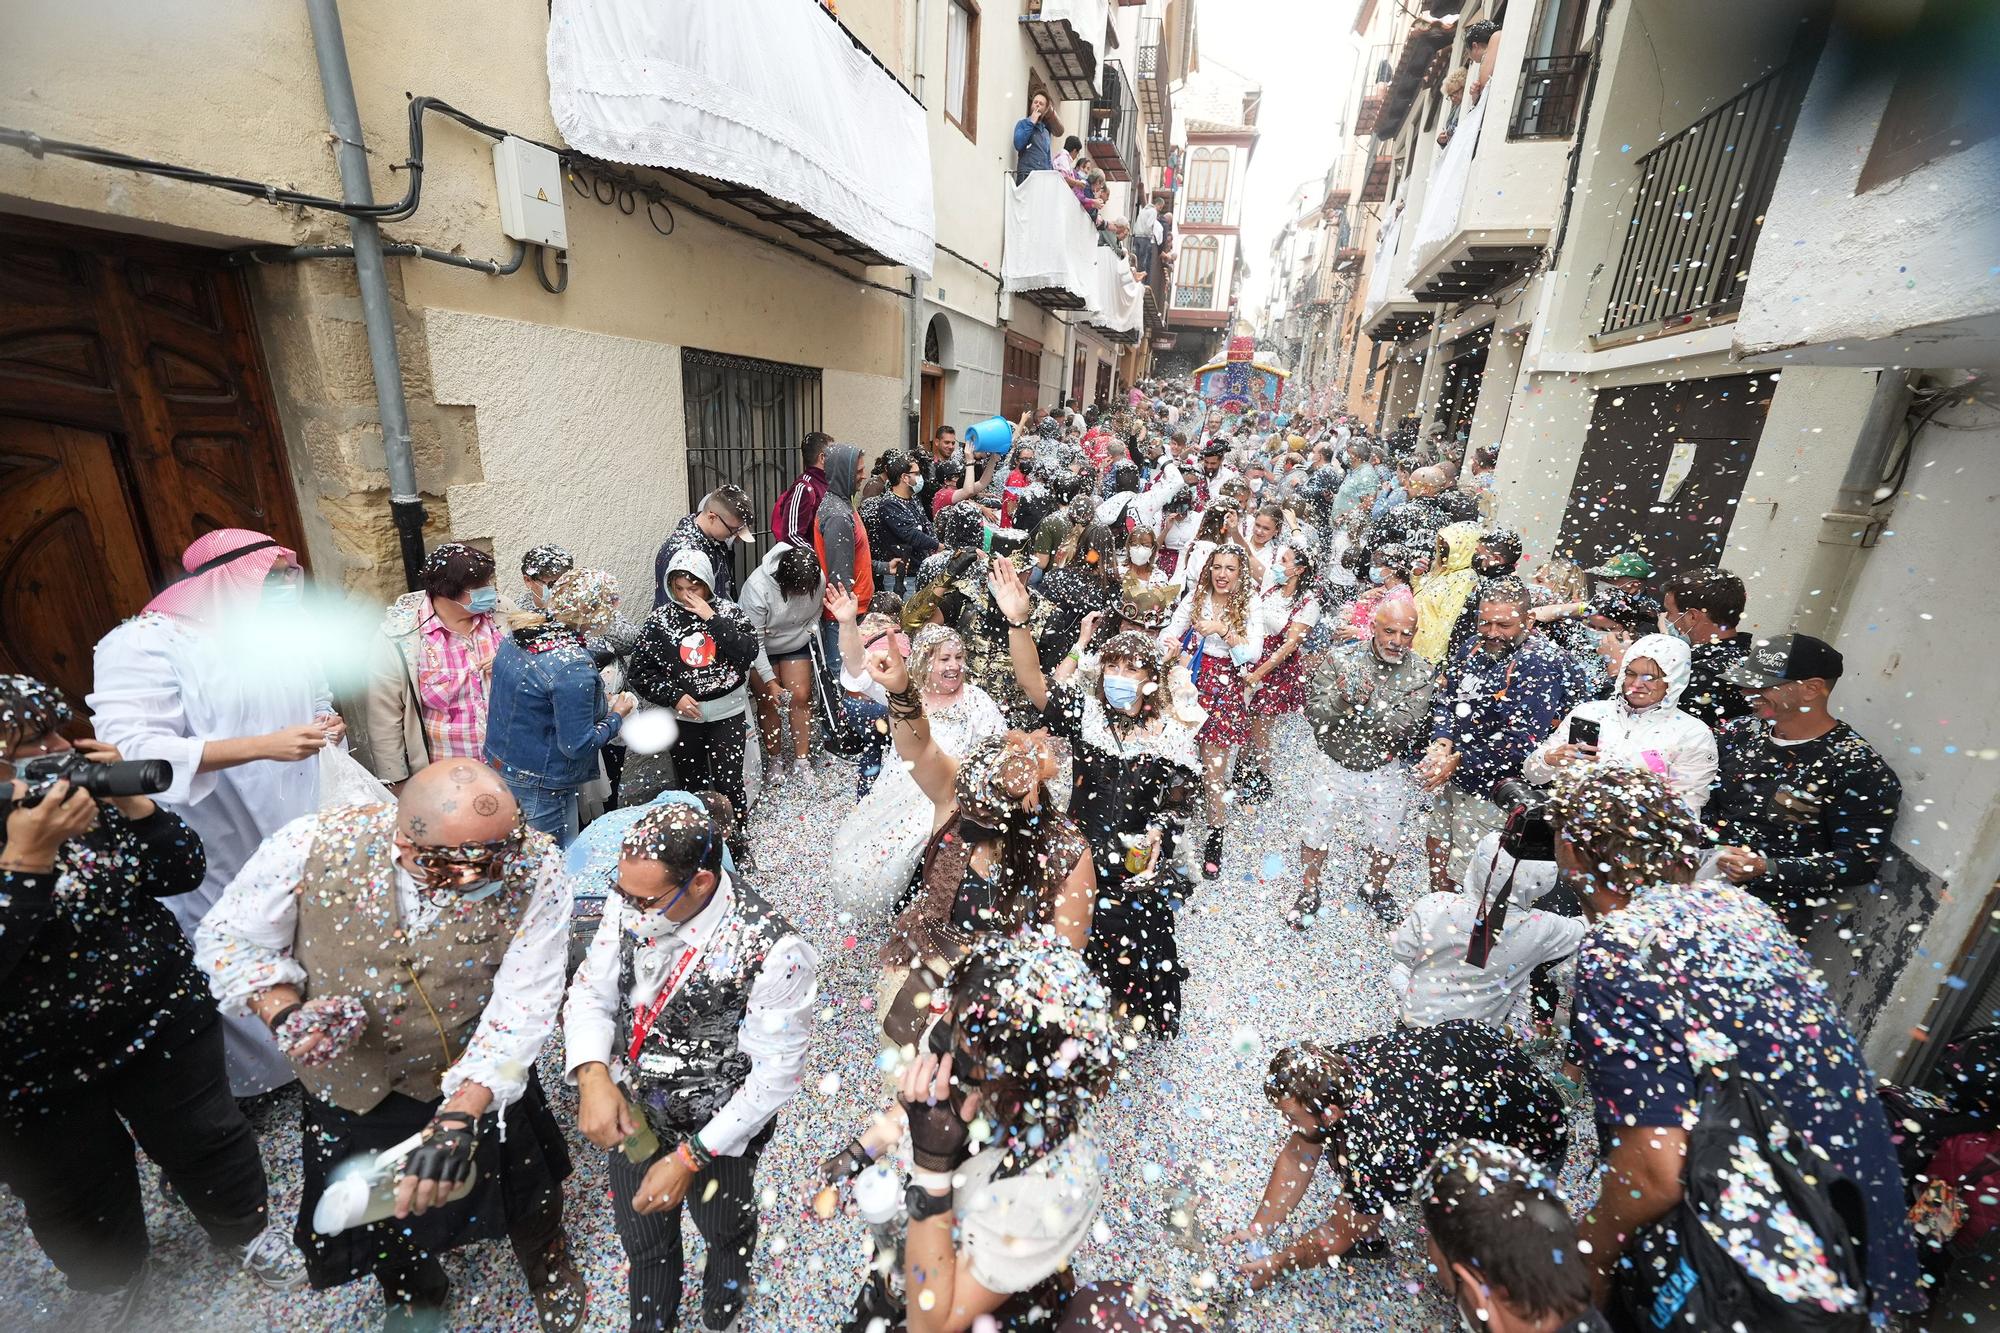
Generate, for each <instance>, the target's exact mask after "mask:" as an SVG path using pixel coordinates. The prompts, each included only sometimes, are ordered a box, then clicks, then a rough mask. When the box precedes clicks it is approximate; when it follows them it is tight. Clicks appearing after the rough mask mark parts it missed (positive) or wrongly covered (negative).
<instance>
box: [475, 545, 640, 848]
mask: <svg viewBox="0 0 2000 1333" xmlns="http://www.w3.org/2000/svg"><path fill="white" fill-rule="evenodd" d="M617 611H618V580H617V579H615V578H613V577H612V576H611V575H609V574H607V573H605V572H604V571H603V570H601V569H572V570H570V571H569V572H567V573H565V574H562V575H559V576H558V577H557V578H556V579H555V581H554V582H552V583H550V584H549V585H548V593H547V595H546V596H545V598H544V599H543V604H542V608H541V609H539V610H532V611H515V612H512V613H509V614H508V615H507V616H506V618H505V622H504V623H505V624H506V627H507V629H508V631H509V632H508V634H507V636H506V637H505V638H503V639H501V640H500V646H499V648H498V650H497V651H495V653H494V654H493V688H492V693H491V694H490V695H489V696H488V700H487V705H486V762H488V763H489V764H492V765H493V766H494V767H495V768H498V769H499V770H500V776H501V777H502V778H503V779H505V780H506V783H507V790H509V791H511V792H513V793H514V799H515V800H516V801H519V802H520V804H521V818H522V819H524V820H525V821H527V824H528V826H529V827H530V828H537V829H540V830H541V831H542V832H544V833H546V834H548V835H549V836H550V837H552V838H554V839H555V840H556V842H557V843H558V844H560V845H562V846H564V847H567V846H568V845H569V844H570V843H572V842H574V841H575V840H576V835H577V832H578V815H577V791H578V789H579V788H581V787H582V786H583V785H584V784H585V783H587V782H589V781H591V780H592V779H593V778H595V777H596V776H597V757H598V752H599V751H600V750H602V749H603V748H604V746H605V745H606V744H607V743H609V742H610V740H611V738H612V737H614V736H616V735H617V734H618V731H619V728H620V727H621V726H623V725H624V722H625V718H626V717H627V716H628V715H629V714H630V713H631V711H632V707H633V705H634V703H635V702H636V701H635V700H634V698H633V697H632V696H631V695H629V694H625V693H622V692H621V693H619V694H617V695H614V696H612V697H610V698H608V699H607V698H606V697H605V691H604V678H603V677H602V676H601V675H599V674H598V669H597V659H596V658H595V656H593V655H592V653H591V651H590V648H589V646H588V645H587V644H586V643H585V642H584V640H585V638H586V637H587V636H589V635H590V634H592V633H595V632H598V631H601V630H602V629H604V627H605V626H607V625H609V624H610V623H611V619H612V617H613V616H614V615H616V614H617Z"/></svg>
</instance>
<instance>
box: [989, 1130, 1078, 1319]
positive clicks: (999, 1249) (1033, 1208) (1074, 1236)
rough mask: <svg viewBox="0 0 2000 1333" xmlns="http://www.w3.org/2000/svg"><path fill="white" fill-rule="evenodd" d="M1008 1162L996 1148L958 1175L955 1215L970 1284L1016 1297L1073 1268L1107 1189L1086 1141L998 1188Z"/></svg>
mask: <svg viewBox="0 0 2000 1333" xmlns="http://www.w3.org/2000/svg"><path fill="white" fill-rule="evenodd" d="M1003 1160H1004V1159H1003V1157H1002V1154H1001V1151H1000V1150H999V1149H998V1148H988V1149H987V1150H986V1151H985V1152H982V1153H978V1154H976V1155H975V1156H974V1157H972V1158H971V1160H969V1161H967V1162H966V1164H965V1165H964V1166H962V1167H960V1168H959V1169H958V1173H957V1175H958V1179H959V1181H960V1182H961V1183H960V1184H959V1185H958V1186H957V1188H956V1189H955V1190H954V1191H953V1193H952V1211H953V1213H954V1214H956V1217H957V1222H958V1236H959V1244H960V1245H961V1246H962V1247H963V1248H964V1250H965V1252H966V1255H967V1257H968V1258H969V1259H970V1261H971V1268H972V1278H973V1281H975V1282H977V1283H978V1284H979V1285H980V1286H982V1287H984V1288H986V1289H987V1290H988V1291H992V1292H1000V1293H1003V1294H1007V1295H1012V1294H1014V1293H1017V1292H1023V1291H1028V1290H1030V1289H1032V1288H1033V1287H1034V1286H1035V1285H1036V1284H1037V1283H1040V1282H1045V1281H1047V1280H1048V1279H1049V1278H1050V1277H1053V1276H1054V1275H1055V1274H1056V1273H1057V1272H1059V1271H1061V1269H1062V1267H1063V1265H1064V1264H1067V1263H1068V1262H1069V1259H1070V1256H1071V1255H1073V1254H1075V1253H1076V1249H1077V1247H1078V1246H1079V1245H1081V1244H1083V1238H1084V1236H1085V1235H1086V1234H1087V1233H1088V1232H1089V1230H1090V1224H1091V1222H1092V1221H1093V1220H1094V1219H1095V1218H1096V1216H1097V1210H1098V1207H1099V1205H1101V1204H1102V1203H1103V1201H1104V1183H1103V1179H1102V1177H1101V1175H1100V1173H1099V1170H1098V1165H1097V1160H1098V1152H1097V1147H1096V1145H1095V1144H1093V1143H1092V1142H1091V1141H1090V1140H1089V1139H1087V1138H1085V1137H1083V1136H1082V1135H1081V1134H1072V1135H1070V1137H1069V1138H1067V1139H1065V1140H1064V1141H1063V1143H1062V1144H1061V1145H1060V1146H1059V1147H1057V1148H1056V1150H1055V1151H1054V1152H1052V1153H1050V1154H1048V1156H1046V1157H1043V1158H1042V1159H1040V1160H1039V1161H1037V1162H1035V1163H1034V1164H1033V1165H1031V1166H1029V1167H1028V1168H1027V1169H1026V1170H1024V1171H1022V1172H1021V1173H1020V1174H1019V1175H1016V1176H1010V1177H1008V1178H1007V1179H1005V1180H995V1179H994V1178H993V1173H994V1172H995V1171H997V1170H999V1168H1000V1165H1001V1163H1002V1161H1003Z"/></svg>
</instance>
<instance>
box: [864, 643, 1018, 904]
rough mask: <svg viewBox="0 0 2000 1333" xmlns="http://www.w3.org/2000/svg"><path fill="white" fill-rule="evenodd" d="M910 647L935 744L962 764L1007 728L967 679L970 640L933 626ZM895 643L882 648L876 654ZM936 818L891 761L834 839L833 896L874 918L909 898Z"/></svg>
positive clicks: (902, 766) (914, 679) (906, 772)
mask: <svg viewBox="0 0 2000 1333" xmlns="http://www.w3.org/2000/svg"><path fill="white" fill-rule="evenodd" d="M909 643H910V658H909V675H910V681H911V684H912V685H914V686H915V687H916V690H917V692H918V694H919V695H920V696H921V697H922V699H923V704H924V715H925V717H926V718H928V719H929V721H930V732H931V741H932V743H933V744H935V745H936V746H937V747H938V748H939V749H940V750H942V751H943V752H944V753H945V754H947V755H949V756H951V757H952V758H954V759H957V758H960V757H962V756H963V755H965V754H967V753H969V752H970V751H971V749H972V747H973V746H975V745H977V744H978V743H979V742H980V741H982V740H985V739H986V738H987V737H989V736H998V735H1000V734H1002V733H1003V732H1005V731H1006V730H1007V719H1006V718H1005V716H1003V715H1002V714H1001V712H1000V706H999V705H998V704H996V703H995V702H993V697H992V696H991V695H989V694H988V693H987V692H986V691H985V690H983V689H981V688H980V687H979V686H977V685H974V684H972V683H971V682H970V681H969V680H967V679H966V663H965V641H964V640H963V639H961V638H960V637H959V635H958V631H957V630H955V629H952V628H951V627H950V626H948V625H926V626H924V627H923V628H922V629H920V630H918V631H917V632H916V634H915V636H913V637H912V638H911V639H910V641H909ZM887 646H889V645H887V644H886V643H878V644H877V645H876V647H875V648H874V649H870V650H868V651H877V650H880V649H881V648H884V647H887ZM854 660H856V661H857V662H860V661H866V658H865V657H857V658H856V659H854ZM931 814H932V811H931V801H930V798H929V797H928V796H926V795H924V793H923V790H922V789H921V788H919V787H918V786H917V782H916V779H915V778H913V777H912V776H911V774H910V766H909V765H908V764H907V763H901V762H897V761H895V760H893V759H891V760H888V761H887V762H885V763H884V764H883V765H882V774H881V776H880V777H879V778H877V779H876V781H875V785H874V786H873V787H871V788H870V789H869V791H868V794H867V795H866V796H864V797H862V798H861V800H860V802H859V803H858V804H856V805H855V807H854V808H853V809H852V810H850V811H848V813H847V818H846V819H844V820H842V821H841V824H840V827H839V829H837V830H836V831H835V833H834V835H833V857H832V865H833V867H834V869H833V892H834V896H835V897H836V898H837V899H838V900H839V901H840V903H841V904H842V905H843V906H844V907H846V908H848V909H849V910H851V911H853V912H855V913H856V914H858V915H866V916H871V917H872V916H876V915H879V914H881V913H882V912H884V911H886V910H887V909H888V908H889V907H890V906H891V905H892V904H893V903H895V902H896V900H897V899H898V898H899V897H901V896H902V894H903V891H904V890H905V889H907V888H909V886H910V879H911V876H913V875H914V874H915V873H916V869H917V859H918V857H919V856H921V855H922V853H923V849H924V840H925V839H926V838H927V837H928V836H929V835H930V831H931V822H932V820H931Z"/></svg>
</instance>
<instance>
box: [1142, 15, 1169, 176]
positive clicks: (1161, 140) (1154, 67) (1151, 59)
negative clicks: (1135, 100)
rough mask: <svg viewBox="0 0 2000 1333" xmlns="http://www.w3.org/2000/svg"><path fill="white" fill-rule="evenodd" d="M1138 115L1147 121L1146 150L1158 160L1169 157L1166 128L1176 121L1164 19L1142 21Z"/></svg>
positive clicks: (1162, 160)
mask: <svg viewBox="0 0 2000 1333" xmlns="http://www.w3.org/2000/svg"><path fill="white" fill-rule="evenodd" d="M1138 74H1139V78H1138V91H1139V114H1140V117H1141V118H1142V119H1143V120H1144V121H1145V122H1146V151H1147V153H1149V154H1150V155H1151V156H1152V157H1153V159H1154V160H1155V161H1158V162H1164V161H1166V158H1167V130H1168V127H1169V125H1170V124H1171V123H1172V121H1173V111H1172V107H1173V98H1172V96H1171V94H1170V93H1169V91H1168V87H1167V48H1166V42H1165V38H1164V37H1163V35H1162V32H1161V20H1159V19H1157V18H1150V19H1140V20H1139V61H1138Z"/></svg>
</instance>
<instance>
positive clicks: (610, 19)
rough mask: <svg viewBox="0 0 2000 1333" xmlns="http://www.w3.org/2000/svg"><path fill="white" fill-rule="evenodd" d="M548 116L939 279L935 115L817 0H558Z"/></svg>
mask: <svg viewBox="0 0 2000 1333" xmlns="http://www.w3.org/2000/svg"><path fill="white" fill-rule="evenodd" d="M1100 7H1101V0H1100ZM549 106H550V109H551V111H552V112H553V113H554V116H555V122H556V125H557V127H558V128H559V129H560V130H561V131H562V135H563V138H564V139H565V140H566V141H568V143H569V145H570V146H571V147H572V148H575V149H577V150H579V151H581V152H585V153H589V154H590V155H592V156H593V157H600V158H604V159H606V160H608V161H612V162H627V163H632V164H634V165H639V166H651V167H665V168H669V169H672V170H676V171H687V172H692V173H695V174H697V175H701V176H708V177H712V178H714V179H717V180H723V181H730V182H733V183H735V184H738V185H742V186H745V187H747V188H749V189H753V190H758V191H761V192H762V193H764V194H766V195H769V196H771V197H772V198H774V199H778V200H782V201H784V202H785V203H788V204H793V205H796V206H797V207H798V208H800V209H803V210H804V211H806V212H808V213H811V214H813V215H814V216H816V217H818V218H819V219H821V220H822V221H824V222H826V223H828V224H830V225H831V226H832V227H834V228H835V229H836V230H838V231H839V232H840V233H841V234H842V235H845V236H848V237H851V238H852V239H854V240H856V241H859V242H861V243H862V244H863V245H865V246H867V247H868V248H869V249H871V250H873V251H875V252H876V253H878V254H880V255H883V256H885V257H887V258H888V259H890V260H891V261H893V262H895V263H898V264H906V265H908V266H909V267H911V268H913V269H915V270H917V272H919V273H922V274H924V275H925V276H929V274H930V271H931V260H932V252H933V248H934V243H935V240H936V236H937V224H936V218H935V214H934V211H933V205H932V196H931V154H930V141H929V137H928V134H927V131H926V127H925V124H924V109H923V107H921V106H920V105H918V104H917V102H916V101H915V100H914V99H913V98H911V97H910V95H909V94H908V93H906V92H905V91H904V90H903V88H902V86H901V85H900V84H898V83H897V82H896V81H895V80H894V79H893V78H891V77H890V76H889V75H888V74H887V73H886V72H884V71H883V69H882V68H881V67H880V66H878V65H876V63H875V62H874V61H873V60H871V59H870V58H869V56H868V53H867V52H865V51H863V50H861V49H860V48H859V47H857V46H855V44H854V43H853V42H852V41H850V40H849V39H848V36H847V34H846V33H845V32H843V31H842V30H841V29H840V27H839V26H838V25H837V24H835V23H833V22H832V21H830V20H829V19H828V18H827V16H826V15H825V14H824V13H822V12H820V10H819V8H818V6H817V5H815V4H813V3H811V0H671V2H670V3H665V4H662V3H656V2H654V0H554V5H553V8H552V10H551V12H550V16H549Z"/></svg>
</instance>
